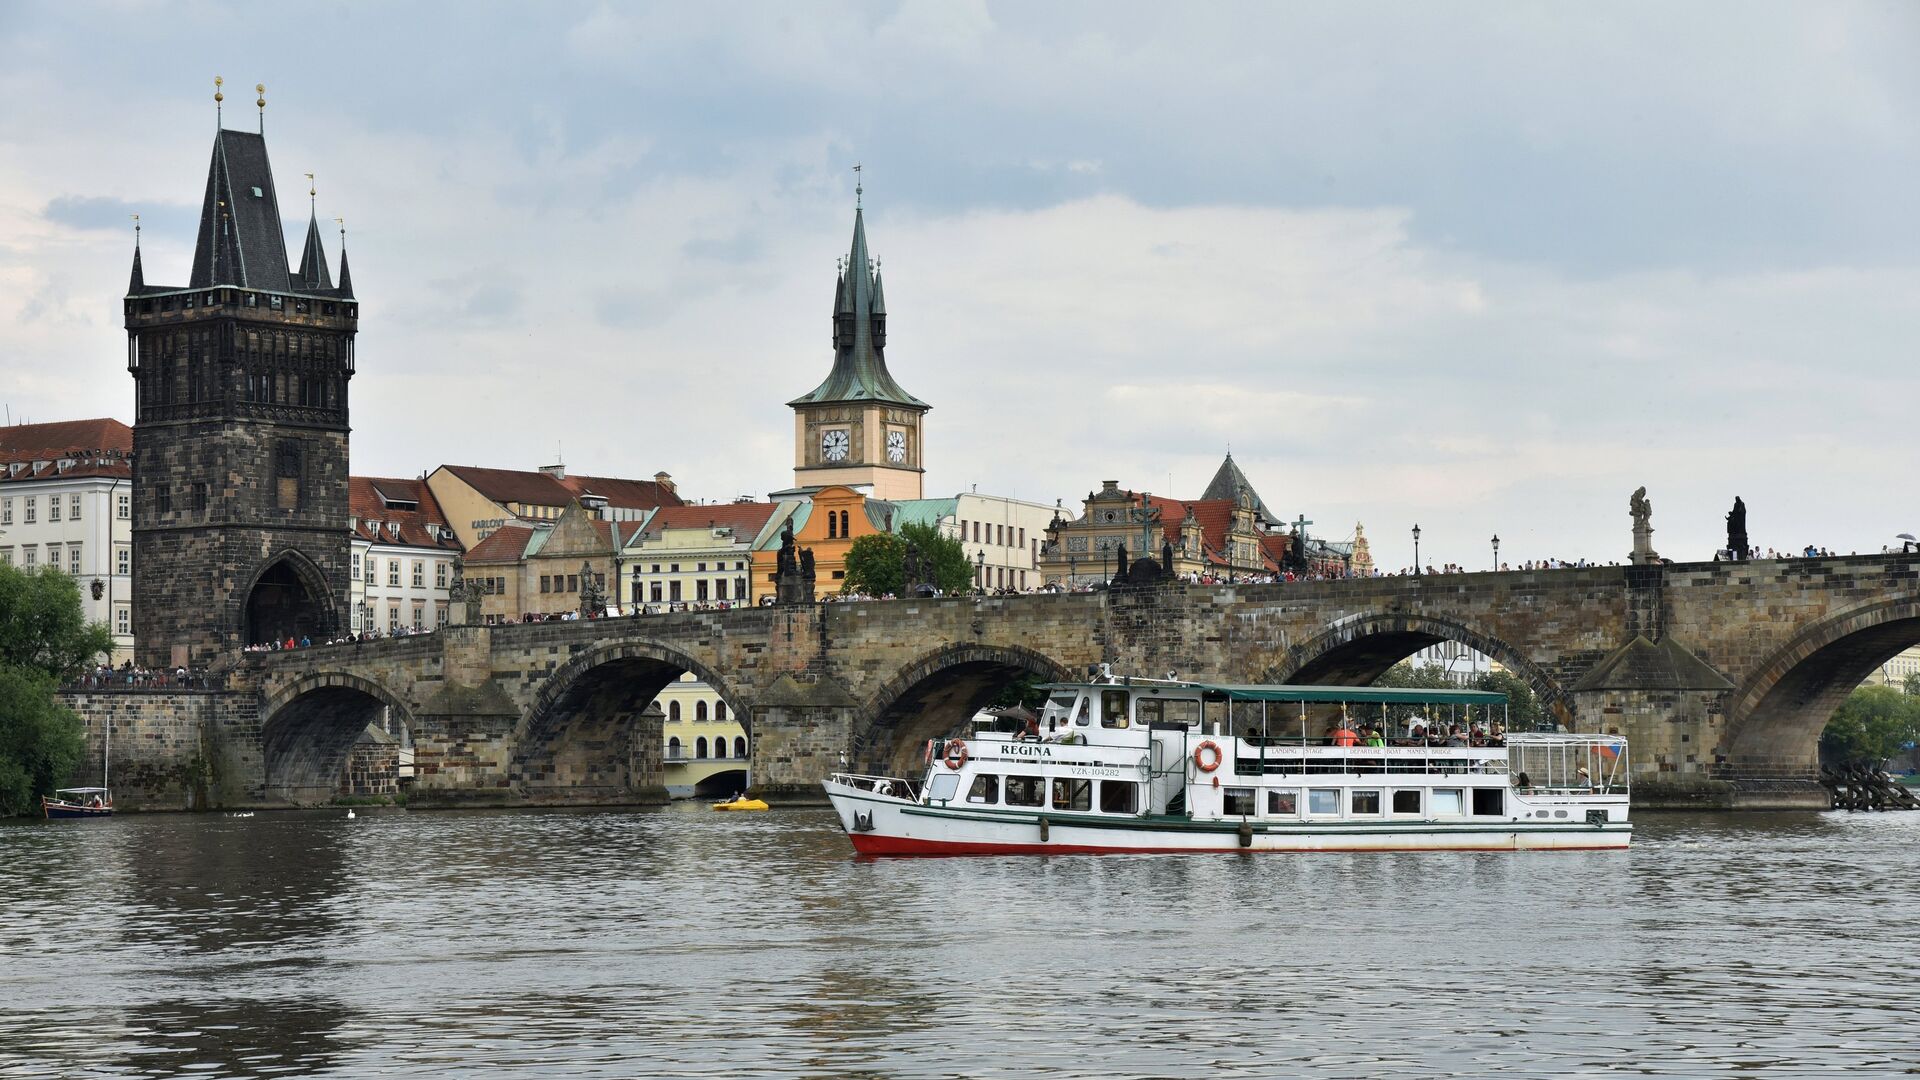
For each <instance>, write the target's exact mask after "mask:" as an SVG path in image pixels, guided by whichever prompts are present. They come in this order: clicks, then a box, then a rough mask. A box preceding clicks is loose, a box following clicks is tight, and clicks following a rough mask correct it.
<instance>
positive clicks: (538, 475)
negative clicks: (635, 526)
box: [446, 465, 681, 510]
mask: <svg viewBox="0 0 1920 1080" xmlns="http://www.w3.org/2000/svg"><path fill="white" fill-rule="evenodd" d="M446 470H447V471H448V472H450V473H452V474H453V475H455V476H457V477H459V478H460V479H462V480H464V481H466V482H467V484H468V485H469V486H471V487H472V488H473V490H475V491H477V492H479V493H480V494H482V495H484V496H486V497H487V498H489V499H492V500H493V501H494V502H497V503H502V504H505V503H525V504H528V505H531V506H565V505H567V504H568V503H570V502H572V501H573V500H574V499H577V498H584V497H586V496H595V497H598V498H602V499H605V500H606V501H607V505H608V506H617V507H619V508H620V509H622V510H651V509H653V508H654V507H656V506H679V505H680V504H681V499H680V496H678V495H675V494H674V493H673V492H672V491H670V490H668V489H667V488H664V487H662V486H661V485H660V484H658V483H656V482H655V481H652V480H620V479H616V478H614V477H606V476H569V477H567V478H566V479H564V480H559V479H555V478H554V477H552V476H549V475H547V474H546V473H543V472H527V471H523V470H519V469H482V468H479V467H477V466H473V465H448V466H446Z"/></svg>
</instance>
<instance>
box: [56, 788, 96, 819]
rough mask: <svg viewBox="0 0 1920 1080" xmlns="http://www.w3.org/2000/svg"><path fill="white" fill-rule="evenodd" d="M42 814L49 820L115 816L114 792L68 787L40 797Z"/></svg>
mask: <svg viewBox="0 0 1920 1080" xmlns="http://www.w3.org/2000/svg"><path fill="white" fill-rule="evenodd" d="M40 812H41V813H43V814H45V815H46V816H47V817H49V818H53V819H56V820H57V819H60V818H95V817H112V816H113V792H111V791H108V790H107V789H106V788H103V787H67V788H60V789H58V790H56V791H55V792H54V793H53V794H52V795H42V796H40Z"/></svg>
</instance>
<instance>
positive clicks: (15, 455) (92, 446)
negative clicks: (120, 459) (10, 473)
mask: <svg viewBox="0 0 1920 1080" xmlns="http://www.w3.org/2000/svg"><path fill="white" fill-rule="evenodd" d="M85 450H94V451H101V450H104V451H115V450H117V451H119V452H120V453H121V454H122V455H126V454H131V453H133V429H132V428H130V427H128V426H127V425H125V424H123V423H121V422H120V421H118V420H115V419H113V418H112V417H110V416H102V417H97V418H95V419H92V420H61V421H57V422H55V423H51V424H14V425H12V426H10V427H0V461H27V460H31V459H35V458H37V459H41V460H45V459H49V458H58V457H77V456H79V454H78V453H77V451H85Z"/></svg>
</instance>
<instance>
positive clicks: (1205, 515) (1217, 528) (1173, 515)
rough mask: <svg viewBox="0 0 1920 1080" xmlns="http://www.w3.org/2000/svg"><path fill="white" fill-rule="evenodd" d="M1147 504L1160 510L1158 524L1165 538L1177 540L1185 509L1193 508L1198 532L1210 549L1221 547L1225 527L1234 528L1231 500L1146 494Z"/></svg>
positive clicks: (1185, 515) (1185, 514)
mask: <svg viewBox="0 0 1920 1080" xmlns="http://www.w3.org/2000/svg"><path fill="white" fill-rule="evenodd" d="M1146 502H1147V505H1148V506H1153V507H1158V508H1159V510H1160V525H1161V528H1162V529H1164V530H1165V532H1166V535H1167V539H1168V540H1170V541H1172V542H1175V543H1178V542H1179V540H1180V525H1181V523H1182V522H1184V521H1186V518H1187V511H1189V510H1191V511H1193V517H1194V520H1196V521H1198V522H1199V523H1200V533H1201V536H1202V537H1203V538H1204V542H1205V543H1206V545H1207V546H1208V547H1210V548H1220V547H1224V546H1225V545H1226V543H1227V530H1228V529H1230V528H1232V527H1233V500H1232V499H1186V500H1180V499H1165V498H1161V497H1160V496H1158V495H1149V496H1147V497H1146Z"/></svg>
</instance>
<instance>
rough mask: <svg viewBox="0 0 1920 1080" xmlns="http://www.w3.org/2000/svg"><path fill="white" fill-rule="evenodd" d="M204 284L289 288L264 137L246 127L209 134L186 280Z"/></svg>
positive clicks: (284, 240) (190, 284) (193, 285)
mask: <svg viewBox="0 0 1920 1080" xmlns="http://www.w3.org/2000/svg"><path fill="white" fill-rule="evenodd" d="M209 285H237V286H240V287H241V288H247V289H270V290H280V291H284V292H291V291H292V290H293V277H292V275H291V274H290V273H289V272H288V270H287V238H286V235H285V234H284V233H282V232H281V231H280V201H279V197H278V196H276V195H275V194H274V190H273V166H272V165H271V164H270V163H269V162H268V161H267V141H266V140H265V139H264V138H261V137H260V136H259V135H255V134H253V133H251V132H246V131H225V130H223V131H221V132H220V133H219V134H217V135H215V136H214V137H213V158H212V160H211V162H209V164H208V166H207V194H206V198H205V199H203V200H202V202H201V206H200V233H199V239H198V240H197V241H196V242H195V244H194V249H193V277H192V278H191V279H190V280H189V281H188V282H187V286H188V288H193V289H199V288H205V287H206V286H209Z"/></svg>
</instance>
